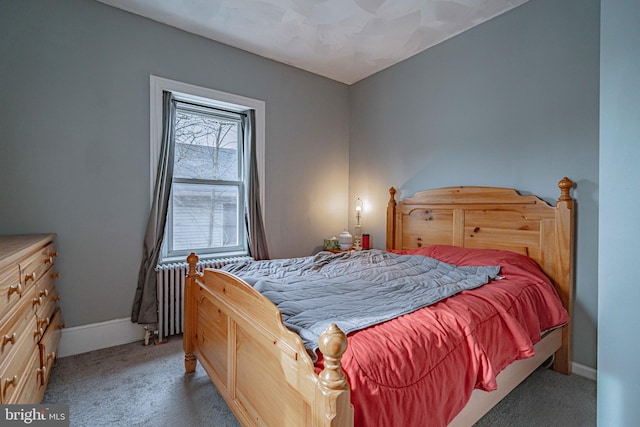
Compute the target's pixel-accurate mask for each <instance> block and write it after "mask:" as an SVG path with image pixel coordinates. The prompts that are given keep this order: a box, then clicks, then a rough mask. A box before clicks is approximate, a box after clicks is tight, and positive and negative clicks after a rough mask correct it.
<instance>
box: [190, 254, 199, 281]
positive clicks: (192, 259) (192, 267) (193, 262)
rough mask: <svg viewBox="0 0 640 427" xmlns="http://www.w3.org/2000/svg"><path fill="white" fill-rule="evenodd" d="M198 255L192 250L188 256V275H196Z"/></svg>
mask: <svg viewBox="0 0 640 427" xmlns="http://www.w3.org/2000/svg"><path fill="white" fill-rule="evenodd" d="M198 259H199V258H198V255H196V254H195V253H193V252H191V253H190V254H189V256H188V257H187V262H188V263H189V271H188V272H187V276H189V277H193V276H195V275H196V264H198Z"/></svg>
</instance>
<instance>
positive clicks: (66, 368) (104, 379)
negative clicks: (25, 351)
mask: <svg viewBox="0 0 640 427" xmlns="http://www.w3.org/2000/svg"><path fill="white" fill-rule="evenodd" d="M183 360H184V353H182V339H181V337H180V336H177V337H171V338H170V339H169V341H168V342H167V343H166V344H161V345H151V346H143V345H142V343H141V342H140V343H132V344H126V345H121V346H117V347H112V348H108V349H104V350H98V351H93V352H89V353H84V354H79V355H75V356H69V357H64V358H61V359H60V360H59V361H58V365H57V366H56V367H55V368H54V369H53V371H52V373H51V378H50V380H49V385H48V388H47V391H46V393H45V396H44V399H43V403H62V404H68V405H69V410H70V417H69V418H70V425H71V426H78V427H80V426H82V427H84V426H87V427H100V426H127V427H128V426H145V427H156V426H158V427H164V426H167V427H173V426H215V427H236V426H238V425H239V424H238V422H237V421H236V419H235V418H234V416H233V414H232V413H231V411H230V410H229V408H228V407H227V405H226V404H225V403H224V400H223V399H222V398H221V397H220V395H219V394H218V392H217V390H216V388H215V387H214V386H213V384H212V383H211V381H210V380H209V378H208V377H207V375H206V373H205V372H204V370H203V369H202V367H201V366H200V365H198V367H197V369H196V372H195V374H193V375H186V374H184V363H183ZM595 408H596V384H595V382H594V381H591V380H589V379H586V378H583V377H579V376H576V375H570V376H565V375H562V374H558V373H556V372H553V371H550V370H539V371H536V372H535V373H533V374H532V375H531V376H530V377H529V378H528V379H527V380H526V381H525V382H524V383H522V384H521V385H520V386H519V387H518V388H517V389H516V390H514V391H513V392H512V393H511V394H509V396H508V397H507V398H506V399H505V400H503V401H502V402H500V404H499V405H498V406H496V407H495V408H493V409H492V410H491V411H490V412H489V413H488V414H487V415H485V416H484V418H482V419H481V420H480V421H479V422H478V423H477V424H476V425H475V427H489V426H491V427H514V426H518V427H527V426H532V427H541V426H544V427H553V426H559V427H560V426H562V427H592V426H593V427H595V425H596V410H595ZM274 427H277V426H274ZM385 427H387V426H385ZM402 427H404V426H402Z"/></svg>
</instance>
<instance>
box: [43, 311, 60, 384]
mask: <svg viewBox="0 0 640 427" xmlns="http://www.w3.org/2000/svg"><path fill="white" fill-rule="evenodd" d="M61 336H62V315H61V312H60V310H59V309H58V310H56V313H55V314H54V315H53V318H52V319H51V323H50V325H49V327H48V328H47V330H46V332H45V333H44V336H43V337H42V340H40V366H42V367H44V369H45V370H44V375H43V381H44V384H46V383H47V381H48V380H49V374H50V373H51V368H53V367H54V366H55V364H56V362H57V360H58V344H59V343H60V338H61Z"/></svg>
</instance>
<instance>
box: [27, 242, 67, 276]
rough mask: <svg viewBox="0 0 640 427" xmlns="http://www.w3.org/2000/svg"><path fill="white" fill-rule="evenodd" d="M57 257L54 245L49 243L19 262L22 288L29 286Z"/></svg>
mask: <svg viewBox="0 0 640 427" xmlns="http://www.w3.org/2000/svg"><path fill="white" fill-rule="evenodd" d="M57 256H58V253H57V252H56V245H55V243H53V242H51V243H49V244H48V245H46V246H45V247H43V248H41V249H40V250H38V251H37V252H35V253H34V254H32V255H30V256H28V257H27V258H25V259H24V260H22V261H20V263H19V265H20V275H21V278H22V286H27V287H28V286H31V285H32V284H34V283H35V282H36V281H37V280H38V279H39V278H40V277H42V275H43V274H44V273H45V272H46V271H47V270H48V269H49V268H50V267H51V266H52V265H53V262H54V260H55V258H56V257H57Z"/></svg>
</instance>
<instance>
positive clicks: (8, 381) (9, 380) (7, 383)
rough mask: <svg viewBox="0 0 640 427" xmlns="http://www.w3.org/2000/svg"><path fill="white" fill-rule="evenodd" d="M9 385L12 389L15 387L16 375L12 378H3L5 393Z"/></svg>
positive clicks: (16, 383)
mask: <svg viewBox="0 0 640 427" xmlns="http://www.w3.org/2000/svg"><path fill="white" fill-rule="evenodd" d="M10 385H12V386H14V387H15V386H16V385H18V376H17V375H14V376H13V378H5V379H4V390H5V391H6V390H7V389H8V388H9V386H10Z"/></svg>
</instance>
